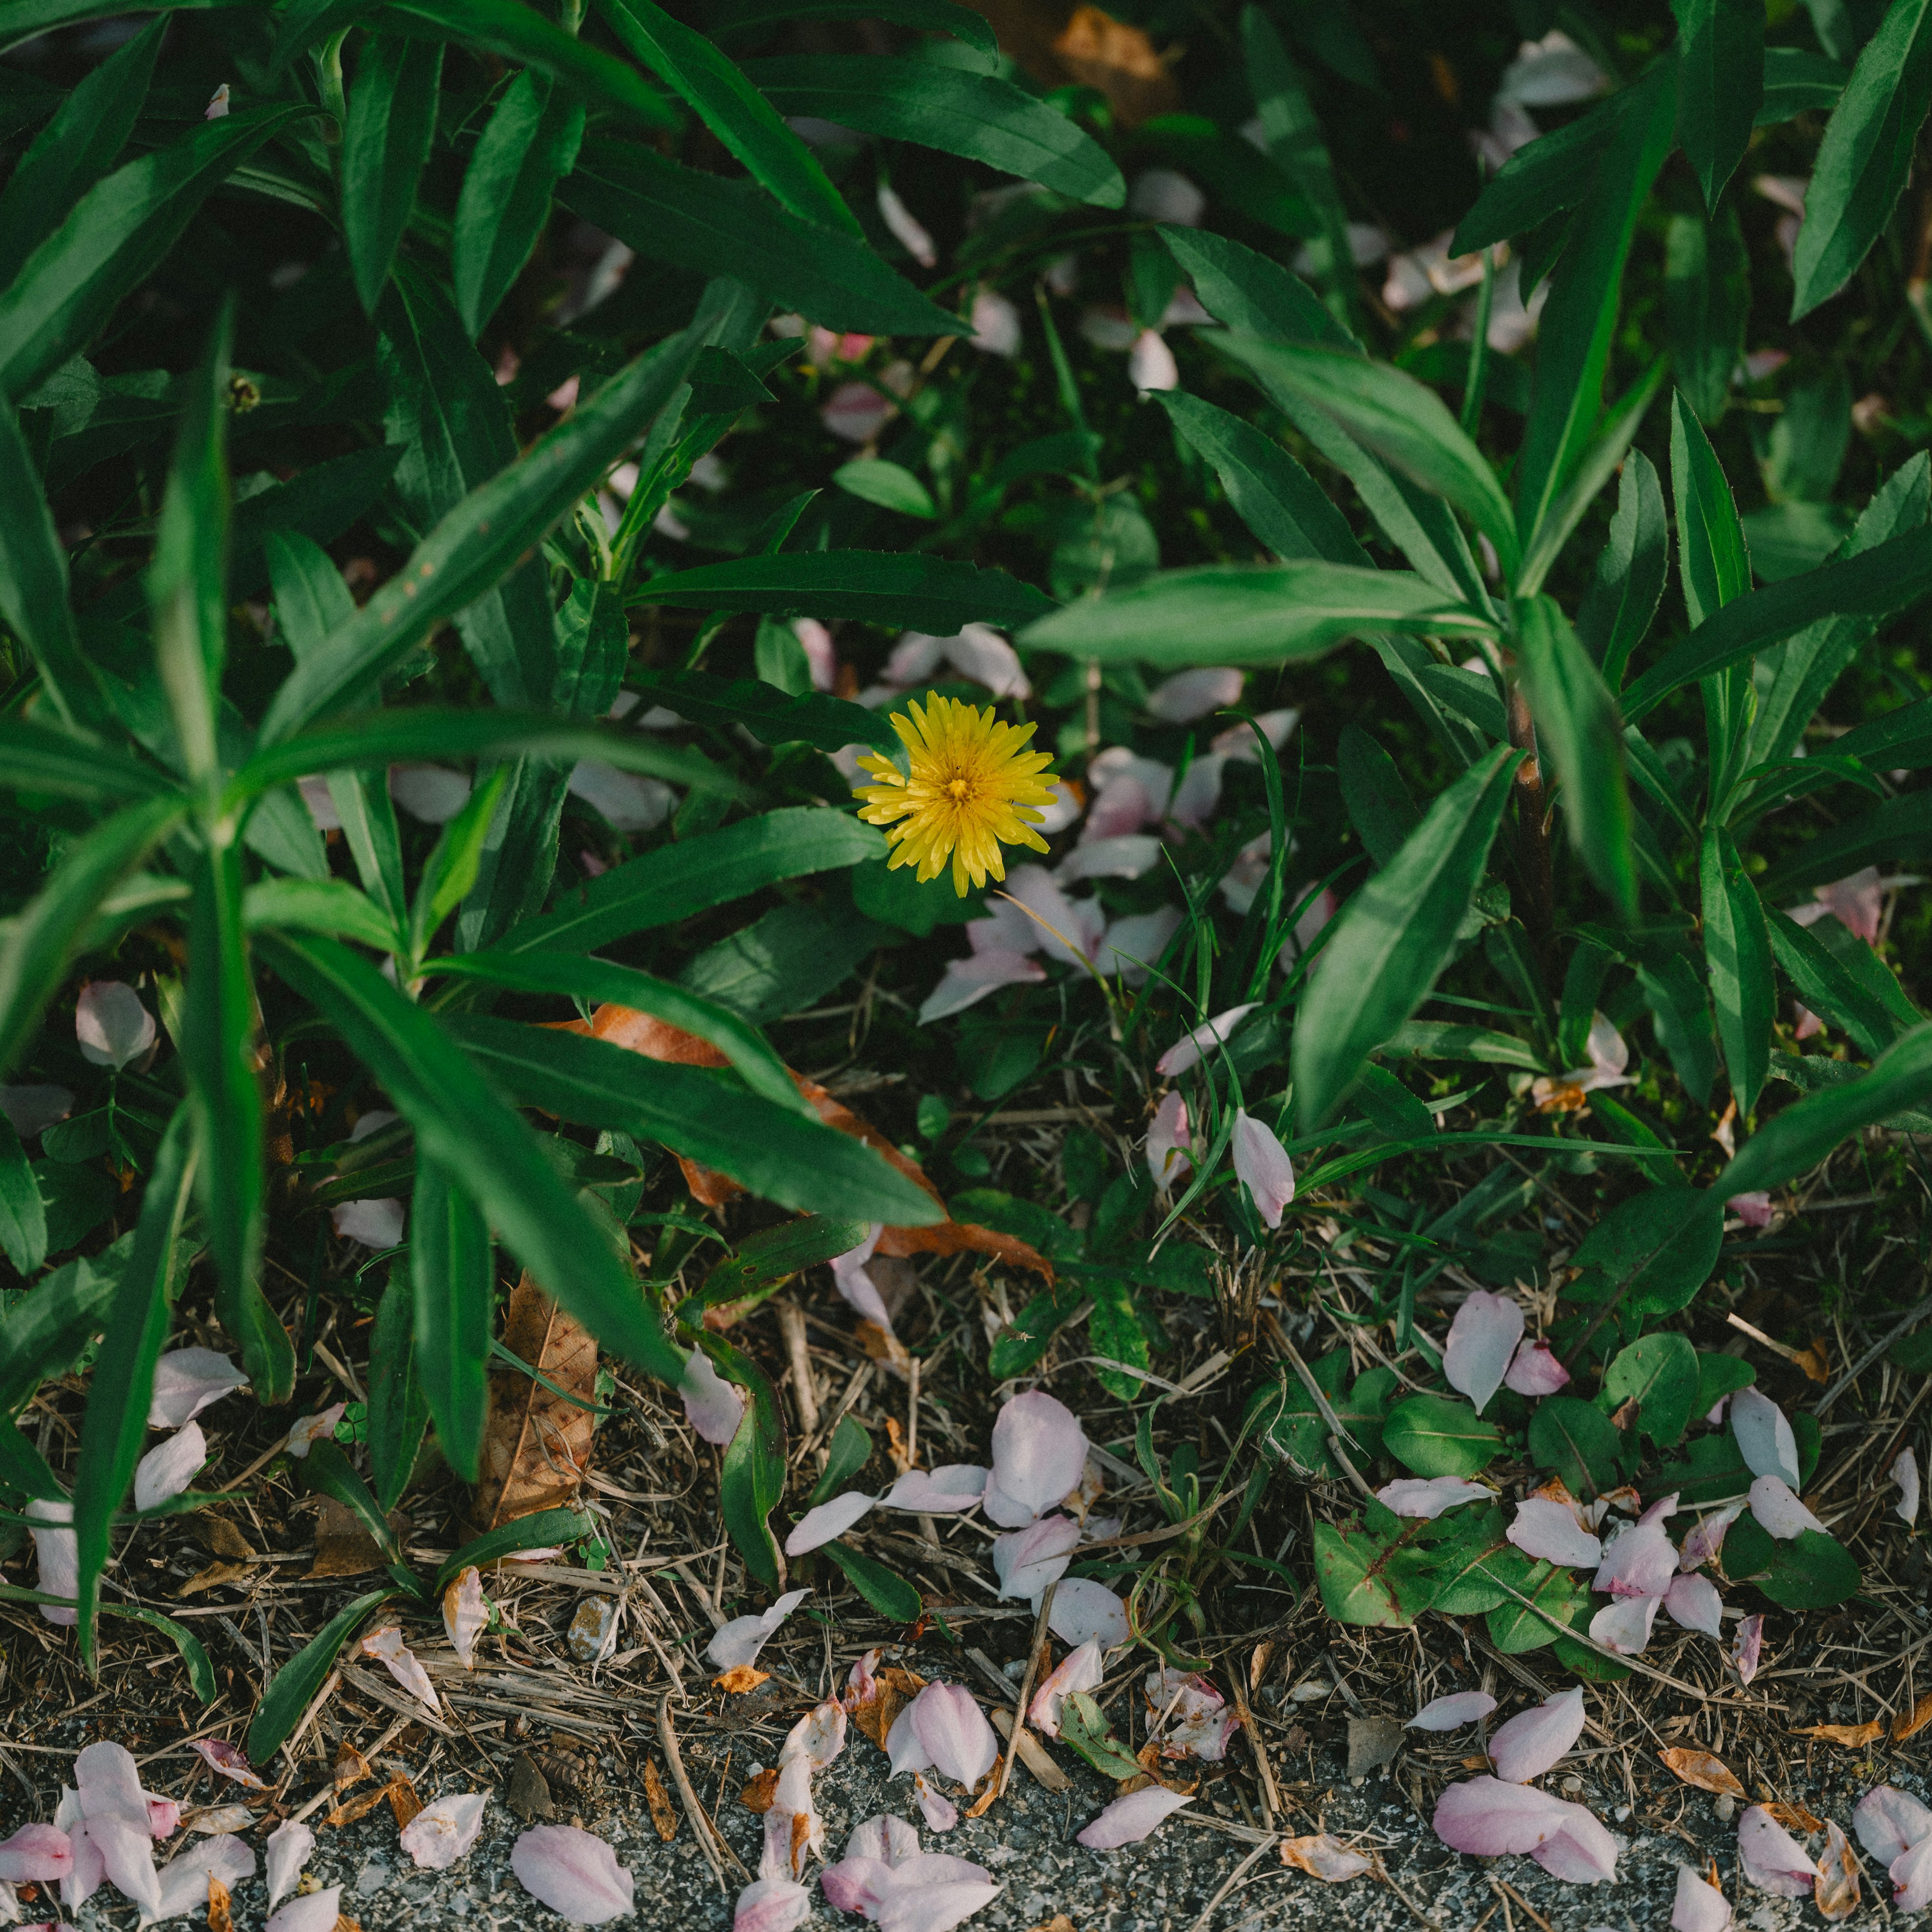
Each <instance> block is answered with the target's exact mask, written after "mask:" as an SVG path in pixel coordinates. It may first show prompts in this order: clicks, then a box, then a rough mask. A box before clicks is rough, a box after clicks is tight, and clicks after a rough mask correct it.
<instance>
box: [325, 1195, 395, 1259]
mask: <svg viewBox="0 0 1932 1932" xmlns="http://www.w3.org/2000/svg"><path fill="white" fill-rule="evenodd" d="M407 1219H408V1217H407V1214H406V1212H405V1211H404V1207H403V1204H402V1203H401V1202H400V1201H391V1200H386V1199H383V1200H369V1201H345V1202H343V1204H342V1205H341V1207H339V1208H331V1209H330V1210H329V1223H330V1225H331V1226H332V1227H333V1228H334V1229H335V1232H337V1234H338V1235H341V1238H343V1240H344V1241H356V1242H359V1243H360V1244H362V1246H363V1247H365V1248H374V1249H377V1250H381V1249H383V1248H393V1247H397V1246H398V1244H400V1243H401V1241H402V1238H403V1230H404V1227H405V1226H407Z"/></svg>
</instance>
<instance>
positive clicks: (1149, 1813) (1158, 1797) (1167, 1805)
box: [1079, 1784, 1194, 1852]
mask: <svg viewBox="0 0 1932 1932" xmlns="http://www.w3.org/2000/svg"><path fill="white" fill-rule="evenodd" d="M1193 1802H1194V1801H1193V1799H1191V1798H1187V1797H1184V1796H1182V1794H1181V1793H1179V1792H1178V1791H1170V1790H1169V1789H1168V1788H1167V1787H1166V1785H1164V1784H1150V1785H1147V1786H1145V1787H1142V1789H1141V1790H1139V1791H1132V1792H1130V1793H1128V1794H1127V1796H1126V1797H1124V1798H1117V1799H1115V1800H1114V1802H1113V1803H1112V1804H1111V1805H1109V1806H1108V1807H1107V1808H1106V1811H1103V1812H1102V1813H1101V1814H1100V1817H1097V1818H1096V1819H1095V1820H1094V1822H1093V1823H1092V1824H1091V1825H1089V1826H1088V1827H1087V1828H1086V1829H1085V1831H1083V1832H1081V1833H1080V1835H1079V1837H1080V1842H1081V1843H1082V1844H1083V1845H1085V1846H1086V1847H1087V1849H1088V1850H1089V1851H1090V1852H1112V1851H1118V1849H1120V1847H1121V1846H1123V1845H1137V1844H1139V1843H1140V1842H1141V1841H1142V1839H1143V1838H1146V1837H1147V1836H1148V1835H1149V1834H1150V1833H1151V1832H1153V1831H1154V1829H1156V1828H1157V1826H1160V1824H1162V1823H1163V1822H1164V1821H1165V1820H1167V1819H1169V1818H1171V1817H1172V1816H1173V1815H1174V1814H1175V1812H1177V1811H1179V1810H1180V1809H1181V1807H1182V1806H1183V1805H1192V1804H1193Z"/></svg>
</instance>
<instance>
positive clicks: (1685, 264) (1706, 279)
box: [1664, 0, 1751, 423]
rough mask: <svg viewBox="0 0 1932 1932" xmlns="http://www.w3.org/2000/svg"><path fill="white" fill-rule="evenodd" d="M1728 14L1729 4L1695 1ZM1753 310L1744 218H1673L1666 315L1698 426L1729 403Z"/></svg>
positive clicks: (1675, 363)
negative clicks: (1747, 319) (1746, 317)
mask: <svg viewBox="0 0 1932 1932" xmlns="http://www.w3.org/2000/svg"><path fill="white" fill-rule="evenodd" d="M1694 3H1695V4H1697V5H1708V6H1709V7H1712V8H1714V9H1718V10H1728V8H1729V7H1730V5H1731V0H1694ZM1750 307H1751V257H1750V256H1749V255H1748V253H1747V252H1746V251H1745V238H1744V231H1743V230H1742V229H1741V228H1740V227H1739V225H1738V211H1737V208H1736V206H1735V205H1734V204H1733V203H1732V202H1725V203H1724V205H1723V206H1722V207H1721V208H1719V209H1718V211H1717V213H1715V214H1712V215H1711V216H1709V217H1708V218H1707V217H1706V216H1704V215H1703V214H1701V213H1700V214H1674V215H1673V216H1672V217H1671V218H1670V229H1669V232H1668V234H1667V238H1666V241H1665V245H1664V311H1665V316H1666V319H1667V323H1668V326H1669V330H1670V361H1671V365H1672V367H1673V369H1674V371H1676V377H1677V387H1678V391H1679V394H1680V395H1682V396H1683V397H1684V398H1685V399H1686V400H1687V401H1688V402H1689V403H1690V404H1691V407H1692V408H1693V409H1694V410H1696V411H1697V416H1698V418H1699V419H1700V421H1702V422H1706V423H1714V422H1716V421H1717V420H1718V418H1719V417H1720V416H1722V415H1723V414H1724V408H1725V405H1726V404H1727V403H1728V402H1729V401H1730V393H1731V377H1732V376H1733V374H1734V373H1735V372H1736V368H1737V366H1738V363H1739V360H1740V359H1741V358H1742V356H1743V354H1744V338H1745V316H1746V314H1748V311H1749V309H1750Z"/></svg>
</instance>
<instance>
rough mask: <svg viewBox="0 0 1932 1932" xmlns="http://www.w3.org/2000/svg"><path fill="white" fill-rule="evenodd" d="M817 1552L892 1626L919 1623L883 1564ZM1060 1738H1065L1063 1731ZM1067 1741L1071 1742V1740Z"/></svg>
mask: <svg viewBox="0 0 1932 1932" xmlns="http://www.w3.org/2000/svg"><path fill="white" fill-rule="evenodd" d="M817 1554H818V1555H820V1556H824V1557H827V1558H829V1559H830V1560H831V1561H832V1562H833V1563H834V1564H835V1565H837V1566H838V1568H839V1569H840V1570H841V1571H842V1572H843V1573H844V1577H845V1580H846V1582H847V1583H850V1585H851V1586H852V1587H853V1589H855V1590H856V1591H857V1592H858V1593H859V1595H860V1596H862V1597H863V1598H865V1601H866V1602H867V1603H868V1604H871V1607H872V1608H873V1609H874V1610H876V1611H877V1613H878V1614H879V1615H880V1616H882V1617H885V1618H886V1619H889V1620H890V1621H891V1622H894V1623H901V1624H911V1623H916V1622H918V1621H919V1612H920V1610H922V1609H923V1608H924V1607H925V1606H924V1600H923V1599H922V1598H921V1597H920V1595H919V1592H918V1591H917V1590H916V1589H915V1588H914V1587H913V1586H912V1585H911V1584H910V1583H907V1581H906V1580H905V1579H904V1577H901V1576H899V1575H898V1574H895V1572H894V1571H890V1570H888V1569H887V1568H886V1566H885V1565H883V1563H880V1562H874V1559H872V1558H871V1557H869V1556H867V1555H866V1554H865V1552H864V1551H863V1550H854V1549H853V1548H852V1547H851V1546H850V1544H844V1543H827V1544H821V1545H820V1547H819V1550H818V1551H817ZM1069 1701H1070V1702H1071V1701H1073V1700H1069ZM1062 1736H1065V1733H1064V1730H1063V1732H1062ZM1067 1741H1068V1742H1069V1743H1070V1744H1071V1743H1072V1742H1073V1740H1072V1739H1068V1740H1067ZM1073 1748H1074V1749H1075V1750H1076V1751H1078V1750H1079V1745H1074V1746H1073Z"/></svg>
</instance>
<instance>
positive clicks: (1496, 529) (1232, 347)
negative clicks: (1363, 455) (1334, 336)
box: [1203, 334, 1517, 574]
mask: <svg viewBox="0 0 1932 1932" xmlns="http://www.w3.org/2000/svg"><path fill="white" fill-rule="evenodd" d="M1203 339H1204V340H1205V341H1208V342H1209V343H1211V344H1212V345H1213V346H1214V347H1216V348H1217V349H1219V350H1220V351H1221V352H1222V353H1223V354H1224V355H1226V356H1229V357H1231V358H1232V359H1233V360H1235V361H1236V362H1240V363H1241V364H1242V365H1244V366H1245V367H1247V368H1249V369H1250V370H1251V371H1253V373H1254V374H1255V376H1256V379H1257V380H1259V381H1260V382H1261V383H1263V384H1264V385H1265V386H1266V388H1267V389H1268V391H1269V392H1270V393H1271V395H1286V396H1292V397H1294V398H1296V399H1297V400H1298V401H1301V402H1302V403H1304V404H1306V405H1307V407H1310V408H1312V409H1315V410H1319V411H1321V412H1322V413H1323V414H1324V415H1325V416H1328V417H1329V418H1330V419H1331V420H1332V421H1333V422H1334V423H1335V424H1336V425H1337V426H1338V427H1339V428H1341V429H1343V430H1345V431H1346V432H1347V433H1348V434H1349V436H1350V437H1352V438H1353V439H1354V440H1355V441H1356V442H1357V443H1360V444H1361V446H1362V447H1363V448H1364V449H1367V450H1368V451H1370V452H1372V453H1373V455H1376V456H1379V457H1380V458H1382V460H1384V461H1385V462H1386V463H1389V464H1391V466H1394V468H1395V469H1398V470H1400V471H1401V472H1402V473H1403V475H1406V476H1408V477H1409V478H1412V480H1413V481H1415V482H1416V483H1418V484H1421V486H1422V487H1424V489H1425V490H1430V491H1433V493H1436V495H1438V496H1442V498H1444V499H1445V500H1446V501H1448V502H1451V503H1453V504H1454V505H1455V506H1456V508H1457V509H1459V510H1460V511H1462V512H1463V514H1464V515H1465V516H1466V517H1469V520H1471V522H1472V523H1474V524H1475V526H1476V527H1477V528H1478V529H1480V530H1481V531H1482V532H1483V533H1484V535H1486V536H1487V537H1488V538H1489V539H1490V542H1492V543H1493V544H1495V545H1496V554H1497V556H1499V558H1500V559H1502V565H1503V568H1504V571H1505V574H1514V571H1515V568H1516V564H1517V531H1516V523H1515V520H1514V518H1513V517H1511V514H1510V508H1509V501H1508V498H1507V497H1505V496H1504V494H1503V491H1502V485H1501V484H1499V482H1498V481H1496V472H1495V471H1494V470H1493V469H1491V468H1490V465H1489V461H1488V459H1487V458H1485V457H1484V455H1483V454H1482V452H1481V451H1480V450H1479V449H1477V448H1476V446H1475V444H1474V443H1472V442H1471V441H1470V440H1469V437H1468V436H1467V435H1466V434H1464V432H1463V429H1462V428H1461V426H1460V425H1459V424H1458V423H1457V421H1456V419H1455V418H1454V416H1451V414H1450V413H1449V410H1448V407H1447V406H1446V405H1445V404H1444V403H1443V402H1442V399H1441V398H1439V396H1438V395H1436V392H1434V391H1433V389H1425V388H1424V386H1422V385H1421V383H1418V382H1417V381H1416V380H1415V377H1412V376H1409V375H1406V374H1403V371H1401V370H1400V369H1397V368H1395V367H1394V365H1391V364H1389V363H1387V362H1370V361H1369V360H1367V359H1366V358H1365V357H1363V356H1357V355H1355V354H1353V353H1351V352H1350V351H1349V350H1343V349H1337V348H1330V347H1325V346H1321V347H1318V346H1316V345H1313V344H1295V343H1285V342H1271V341H1266V340H1264V339H1261V338H1254V337H1247V336H1241V335H1232V334H1231V335H1226V336H1220V335H1211V336H1208V337H1205V338H1203Z"/></svg>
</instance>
